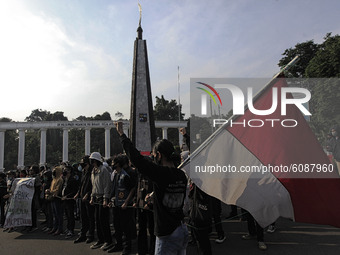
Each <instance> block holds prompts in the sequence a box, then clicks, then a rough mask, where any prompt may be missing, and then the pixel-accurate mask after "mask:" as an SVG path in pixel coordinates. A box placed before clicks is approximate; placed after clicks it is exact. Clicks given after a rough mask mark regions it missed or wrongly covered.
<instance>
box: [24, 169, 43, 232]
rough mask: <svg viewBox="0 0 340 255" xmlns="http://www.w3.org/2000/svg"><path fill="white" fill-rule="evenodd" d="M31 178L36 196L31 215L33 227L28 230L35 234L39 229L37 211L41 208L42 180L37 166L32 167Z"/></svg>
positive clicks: (30, 170) (33, 200)
mask: <svg viewBox="0 0 340 255" xmlns="http://www.w3.org/2000/svg"><path fill="white" fill-rule="evenodd" d="M29 177H31V178H34V194H33V199H32V206H31V213H32V214H31V215H32V226H31V227H29V228H27V231H28V232H33V231H36V230H37V229H38V227H37V210H38V209H39V207H40V204H39V198H40V191H41V185H42V184H41V179H40V169H39V166H37V165H32V166H31V167H30V168H29Z"/></svg>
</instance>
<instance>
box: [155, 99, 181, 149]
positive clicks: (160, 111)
mask: <svg viewBox="0 0 340 255" xmlns="http://www.w3.org/2000/svg"><path fill="white" fill-rule="evenodd" d="M178 109H179V110H178ZM179 113H180V115H179ZM179 116H180V120H184V119H183V117H184V114H183V113H182V105H178V104H177V101H176V100H174V99H171V100H170V101H169V100H166V99H165V98H164V96H163V95H162V96H161V97H158V96H156V104H155V106H154V118H155V120H176V121H178V120H179ZM178 136H179V131H178V129H174V128H172V129H168V140H169V141H171V142H172V143H173V144H174V145H178V143H179V141H178ZM156 137H158V138H162V130H161V129H156Z"/></svg>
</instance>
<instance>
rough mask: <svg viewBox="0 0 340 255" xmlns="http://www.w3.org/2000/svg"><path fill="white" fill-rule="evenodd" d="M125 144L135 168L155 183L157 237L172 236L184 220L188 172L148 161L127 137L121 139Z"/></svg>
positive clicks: (124, 146)
mask: <svg viewBox="0 0 340 255" xmlns="http://www.w3.org/2000/svg"><path fill="white" fill-rule="evenodd" d="M121 142H122V145H123V148H124V150H125V152H126V154H127V155H128V156H129V158H130V160H131V162H132V163H133V165H134V166H135V167H137V169H138V171H139V172H141V173H142V174H144V175H146V176H148V177H149V178H150V180H151V181H152V182H153V183H154V221H155V235H156V236H166V235H170V234H171V233H172V232H173V231H174V230H175V229H176V228H177V227H178V226H180V225H181V221H182V220H183V218H184V214H183V204H184V198H185V192H186V185H187V178H186V176H185V173H184V172H183V171H182V170H181V169H177V168H175V167H166V166H160V165H156V164H154V163H153V162H150V161H149V160H147V159H145V158H144V157H143V156H142V155H141V154H140V153H139V151H138V150H137V149H136V148H135V147H134V146H133V145H132V143H131V141H130V140H129V139H128V138H127V137H126V135H122V136H121Z"/></svg>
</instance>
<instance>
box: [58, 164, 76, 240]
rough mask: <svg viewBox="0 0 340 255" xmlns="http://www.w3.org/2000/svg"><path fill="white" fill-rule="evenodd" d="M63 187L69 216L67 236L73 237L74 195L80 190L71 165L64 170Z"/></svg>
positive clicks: (64, 200) (63, 197)
mask: <svg viewBox="0 0 340 255" xmlns="http://www.w3.org/2000/svg"><path fill="white" fill-rule="evenodd" d="M63 178H64V182H63V188H62V191H61V196H62V201H63V207H64V210H65V214H66V218H67V230H66V238H71V237H72V236H74V226H75V219H74V206H75V200H74V196H75V195H76V193H77V191H78V183H77V181H76V179H75V178H74V175H73V169H72V167H71V166H66V167H65V169H64V171H63Z"/></svg>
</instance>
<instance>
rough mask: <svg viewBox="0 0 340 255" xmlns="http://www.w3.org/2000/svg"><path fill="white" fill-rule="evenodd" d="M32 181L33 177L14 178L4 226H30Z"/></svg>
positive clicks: (32, 193)
mask: <svg viewBox="0 0 340 255" xmlns="http://www.w3.org/2000/svg"><path fill="white" fill-rule="evenodd" d="M34 181H35V179H34V178H16V179H14V181H13V184H12V188H11V192H12V196H11V199H10V203H9V206H8V209H7V214H6V220H5V224H4V228H11V227H20V226H32V215H31V206H32V199H33V195H34Z"/></svg>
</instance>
